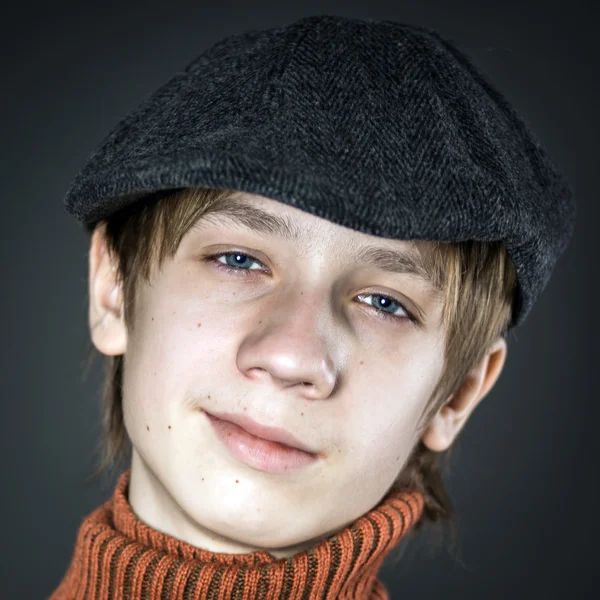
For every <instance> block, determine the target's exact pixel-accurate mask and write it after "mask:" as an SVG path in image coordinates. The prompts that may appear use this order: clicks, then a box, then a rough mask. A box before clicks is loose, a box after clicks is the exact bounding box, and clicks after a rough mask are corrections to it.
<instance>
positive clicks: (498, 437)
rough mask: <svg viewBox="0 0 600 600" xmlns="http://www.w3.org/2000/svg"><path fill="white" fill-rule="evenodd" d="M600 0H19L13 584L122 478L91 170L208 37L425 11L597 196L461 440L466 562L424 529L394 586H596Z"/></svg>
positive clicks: (2, 223) (4, 495) (7, 172)
mask: <svg viewBox="0 0 600 600" xmlns="http://www.w3.org/2000/svg"><path fill="white" fill-rule="evenodd" d="M593 8H594V3H593V2H591V1H590V2H587V3H586V2H581V1H579V2H578V1H571V2H554V3H553V2H537V1H535V2H534V1H532V0H527V1H525V2H515V1H512V0H511V1H493V2H490V1H488V2H476V1H471V2H453V1H448V0H445V1H444V0H438V1H433V0H419V1H416V0H415V1H407V0H405V1H403V0H397V1H395V2H392V1H391V0H390V1H388V2H376V1H375V0H371V1H370V2H358V1H355V2H352V1H346V2H342V1H329V2H326V1H320V2H316V1H308V0H307V1H304V2H295V3H293V2H282V1H280V2H243V1H242V0H238V1H230V2H228V1H225V0H221V1H219V2H207V1H201V0H199V1H196V2H193V3H192V2H187V3H184V2H176V1H174V0H170V1H169V2H163V3H156V4H153V3H150V2H143V3H142V2H139V3H134V2H123V3H122V4H121V5H114V6H111V5H109V4H107V3H102V4H101V5H98V6H94V5H93V4H92V3H88V2H82V3H79V5H78V6H75V7H70V6H69V5H68V4H65V3H61V2H58V3H57V2H54V3H45V4H41V3H40V4H39V6H34V5H32V4H29V3H20V4H18V5H17V4H16V3H15V4H14V5H13V6H4V8H3V16H2V17H1V18H0V27H1V29H2V31H1V32H0V33H1V35H0V44H1V47H2V51H1V52H0V66H1V75H2V79H1V81H2V88H1V89H2V94H1V96H0V102H1V103H2V113H1V114H2V117H3V118H2V127H1V128H0V135H1V136H2V140H1V141H2V143H1V145H0V151H1V152H2V160H1V162H0V169H1V176H2V180H1V181H2V190H3V198H2V201H1V203H0V207H1V214H0V216H1V218H0V228H1V231H0V232H1V235H0V249H1V256H2V260H1V269H2V272H1V275H2V277H1V282H2V288H1V289H2V294H1V295H0V308H1V311H0V314H2V331H3V332H4V334H3V336H2V340H3V342H4V343H3V344H2V348H1V352H2V361H1V367H0V369H1V377H2V387H1V389H2V395H3V398H2V401H3V403H2V419H1V423H2V435H0V444H1V446H0V447H1V451H2V458H3V471H2V481H1V484H0V485H1V489H2V491H1V492H0V503H1V505H0V506H1V508H2V517H3V526H2V534H1V535H0V540H1V549H2V556H1V558H2V560H1V561H0V580H1V582H2V585H1V586H0V598H2V599H4V598H7V599H11V600H13V599H17V598H18V599H22V600H29V599H42V598H46V597H47V596H48V595H49V594H50V592H51V591H52V590H53V589H54V588H55V587H56V586H57V585H58V583H59V581H60V579H61V578H62V576H63V574H64V572H65V570H66V567H67V564H68V563H69V561H70V557H71V552H72V549H73V544H74V541H75V535H76V532H77V529H78V527H79V524H80V522H81V520H82V518H83V517H84V516H86V515H87V514H88V513H89V512H91V510H93V509H94V508H95V507H97V506H98V505H99V504H100V503H102V502H104V501H105V500H106V499H107V498H108V497H109V496H110V494H111V492H112V485H113V484H114V481H110V482H102V483H101V482H95V483H85V478H86V477H87V476H88V475H89V474H90V473H91V472H92V470H93V468H94V466H95V460H96V455H95V454H94V448H95V444H96V441H97V438H98V435H99V431H100V429H99V421H98V419H99V409H98V399H99V386H100V381H101V365H100V363H99V362H97V363H96V364H95V365H94V367H93V368H92V370H91V373H90V375H89V377H88V378H87V379H85V380H84V379H83V376H82V371H83V358H84V354H85V351H86V348H87V344H88V340H89V333H88V327H87V276H88V274H87V264H88V263H87V260H88V259H87V251H88V246H87V244H88V240H87V238H86V236H85V234H84V233H83V231H82V230H81V229H80V227H79V226H78V224H77V223H76V221H75V220H74V219H73V218H72V217H70V216H69V215H68V214H67V213H66V212H65V210H64V208H63V205H62V199H63V195H64V193H65V191H66V189H67V188H68V186H69V183H70V181H71V179H72V178H73V177H74V176H75V174H76V172H77V171H78V170H79V169H80V168H81V166H82V165H83V163H84V161H85V160H86V158H87V157H88V156H89V154H90V153H91V152H92V150H93V149H94V148H95V147H96V145H97V144H98V143H99V142H100V141H101V140H102V138H103V137H104V136H105V135H106V134H107V133H108V132H109V130H110V129H111V128H112V127H113V126H114V125H115V124H116V122H117V121H118V120H119V119H121V118H122V117H124V116H125V114H126V113H127V112H128V111H129V110H131V109H133V108H134V107H135V106H137V105H138V104H139V103H140V102H141V101H142V100H143V99H144V98H145V97H147V95H149V94H150V93H151V92H153V91H154V90H155V89H156V88H157V87H158V86H159V85H161V84H162V83H164V82H165V81H166V80H167V79H169V78H170V77H171V76H172V75H173V74H174V73H175V72H176V71H177V70H178V69H180V68H182V67H183V66H184V65H186V64H187V63H188V62H189V61H190V60H192V59H193V58H194V57H195V56H196V55H197V54H199V53H200V52H201V51H202V50H204V49H205V48H207V47H208V46H210V45H211V44H213V43H214V42H216V41H217V40H219V39H221V38H222V37H225V36H227V35H229V34H233V33H237V32H241V31H243V30H245V29H251V28H263V27H272V26H276V25H282V24H285V23H288V22H291V21H293V20H296V19H298V18H301V17H303V16H307V15H310V14H337V15H344V16H350V17H360V18H375V19H381V20H385V19H393V20H397V21H406V22H411V23H415V24H420V25H424V26H427V27H431V28H434V29H437V30H438V31H439V32H440V33H442V34H443V35H445V36H447V37H449V38H451V39H453V40H454V41H455V42H456V43H457V44H458V45H459V46H460V47H461V48H462V49H464V50H465V51H466V52H467V53H469V54H470V55H471V56H472V57H473V58H474V60H475V61H476V62H477V63H478V64H479V65H480V66H481V67H482V68H483V69H484V70H485V71H486V72H487V73H488V74H489V75H490V76H491V77H492V79H493V80H494V81H495V82H496V83H497V85H498V86H499V87H500V89H502V90H503V92H504V93H505V94H506V96H507V97H508V98H509V100H511V102H512V103H513V104H514V105H515V107H516V108H517V110H518V111H519V112H520V113H521V114H522V115H523V116H524V117H525V119H526V120H528V121H529V123H530V124H531V125H532V127H533V129H534V131H535V132H536V133H537V135H538V137H539V138H540V139H541V141H542V142H543V143H544V144H545V146H546V147H547V149H548V151H549V153H550V155H551V156H552V157H553V159H554V160H555V161H556V162H557V163H558V165H559V166H560V167H561V168H562V170H563V171H564V173H565V175H566V176H567V177H568V179H569V180H570V181H571V182H572V184H573V186H574V188H575V193H576V201H577V205H578V221H577V225H576V228H575V236H574V239H573V241H572V242H571V245H570V246H569V248H568V249H567V251H566V253H565V254H564V255H563V257H562V259H561V260H560V261H559V262H558V265H557V268H556V270H555V274H554V276H553V278H552V279H551V281H550V283H549V285H548V287H547V288H546V290H545V291H544V292H543V294H542V295H541V297H540V299H539V301H538V303H537V305H536V306H535V307H534V309H533V312H532V313H531V314H530V316H529V318H528V320H527V322H526V323H525V324H524V325H523V326H522V327H521V328H520V329H518V330H517V331H516V332H515V333H514V334H513V335H512V338H511V339H510V341H509V354H508V360H507V363H506V366H505V369H504V372H503V374H502V376H501V378H500V380H499V382H498V384H497V385H496V387H495V388H494V389H493V390H492V392H491V393H490V394H489V395H488V397H487V398H486V399H485V401H484V402H483V403H482V404H481V405H480V406H479V407H478V408H477V410H476V412H475V413H474V414H473V416H472V417H471V419H470V421H469V422H468V424H467V426H466V428H465V430H464V431H463V432H462V434H461V435H460V439H459V441H458V445H459V448H457V450H458V452H457V453H456V455H455V458H454V461H453V465H454V466H453V471H452V474H451V476H449V489H450V492H451V495H452V497H453V500H454V502H455V507H456V511H457V514H458V523H459V525H460V529H461V534H462V539H463V546H462V551H461V558H462V561H463V563H464V564H463V565H461V564H458V563H457V562H456V561H454V560H453V559H452V558H451V556H450V555H449V553H448V552H446V551H444V550H443V549H442V550H439V551H435V552H430V551H429V546H430V544H431V539H430V537H428V536H427V535H424V536H422V537H421V538H419V539H417V540H415V541H414V543H413V544H412V545H409V546H408V547H407V549H406V551H405V553H404V555H403V556H402V558H401V559H400V560H399V561H398V562H397V564H394V565H385V566H384V568H383V569H382V571H381V577H382V580H383V581H384V583H385V584H386V586H387V587H388V589H389V590H390V593H391V597H392V598H394V599H395V598H409V597H410V598H416V597H422V598H433V597H444V598H449V599H453V598H461V599H463V600H467V599H477V600H481V599H482V598H486V599H504V598H512V599H514V598H527V599H528V600H529V599H533V600H536V599H538V598H540V599H541V598H544V599H545V600H548V599H553V598H563V597H565V598H581V597H586V598H587V597H592V596H594V595H595V593H594V592H593V589H594V586H592V577H593V569H594V567H596V562H597V560H598V558H600V553H599V552H598V551H597V548H596V540H597V539H598V524H597V518H596V514H597V510H596V508H597V506H598V502H599V500H598V495H597V494H596V493H595V492H596V490H597V489H598V485H597V482H596V477H597V476H596V471H595V468H594V467H593V464H596V458H597V456H598V441H597V439H596V438H595V436H594V434H595V433H596V427H598V423H599V419H598V416H599V415H598V408H597V402H596V401H597V400H598V391H597V387H596V378H597V374H598V369H597V367H596V361H594V362H593V353H594V352H595V351H594V347H596V346H597V340H598V326H597V323H598V309H597V308H596V300H597V298H598V296H597V294H596V293H595V291H596V289H597V279H598V258H599V256H598V255H599V253H598V246H597V240H598V232H597V225H598V216H599V211H598V198H597V195H598V188H597V184H596V177H597V175H598V171H599V168H598V150H599V143H598V142H599V137H600V136H599V119H598V113H597V111H598V106H599V104H600V94H599V84H598V75H599V74H600V73H599V72H600V69H599V60H598V57H599V53H598V46H597V43H598V33H597V21H596V19H595V18H594V13H593ZM594 232H596V233H594ZM596 360H597V359H596ZM592 461H594V462H592ZM426 533H427V532H426ZM590 586H592V587H590Z"/></svg>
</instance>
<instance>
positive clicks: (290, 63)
mask: <svg viewBox="0 0 600 600" xmlns="http://www.w3.org/2000/svg"><path fill="white" fill-rule="evenodd" d="M200 186H202V187H216V188H233V189H238V190H242V191H245V192H249V193H254V194H260V195H263V196H267V197H269V198H271V199H274V200H278V201H281V202H284V203H286V204H289V205H292V206H294V207H297V208H299V209H301V210H304V211H307V212H309V213H311V214H314V215H317V216H320V217H323V218H325V219H328V220H330V221H332V222H334V223H337V224H339V225H342V226H345V227H349V228H351V229H353V230H356V231H361V232H364V233H368V234H371V235H376V236H380V237H385V238H393V239H401V240H409V239H424V240H440V241H461V240H468V239H472V240H482V241H493V240H502V241H503V243H504V244H505V246H506V248H507V251H508V253H509V255H510V257H511V259H512V261H513V262H514V264H515V267H516V270H517V275H518V285H519V289H518V295H517V298H516V301H515V305H514V313H513V320H512V322H511V328H512V327H514V326H516V325H520V324H521V323H522V322H523V321H524V319H525V317H526V315H527V314H528V312H529V311H530V309H531V307H532V306H533V304H534V302H535V300H536V298H537V297H538V295H539V294H540V293H541V291H542V290H543V289H544V287H545V286H546V284H547V282H548V280H549V278H550V275H551V272H552V270H553V268H554V265H555V263H556V261H557V260H558V258H559V256H560V254H561V253H562V252H563V251H564V249H565V248H566V246H567V244H568V242H569V239H570V237H571V236H572V233H573V228H574V222H575V204H574V201H573V199H572V196H573V194H572V190H571V188H570V186H569V184H568V183H567V182H566V181H565V179H564V178H563V176H562V175H561V173H560V172H559V171H558V170H557V168H556V167H555V166H554V165H553V164H552V162H551V160H550V159H549V157H548V155H547V153H546V152H545V151H544V149H543V148H542V147H541V145H540V143H539V141H538V140H537V139H536V137H535V136H534V135H533V133H532V132H531V131H530V129H529V127H528V126H527V124H526V123H525V122H524V121H523V119H522V118H521V117H520V116H519V115H518V114H517V113H516V112H515V110H514V109H513V108H512V107H511V105H510V104H509V102H508V101H507V100H506V99H505V98H504V97H503V96H502V95H501V93H500V92H499V91H498V90H497V89H496V88H495V87H494V86H493V85H492V83H491V82H490V81H489V79H488V78H487V77H486V76H485V75H484V74H483V73H482V71H480V70H479V69H478V68H477V67H476V66H475V65H474V64H473V62H472V61H471V60H470V59H469V58H468V57H467V56H466V55H465V54H464V53H463V52H462V51H460V50H458V49H457V47H456V46H455V45H454V44H453V43H451V42H450V41H448V40H447V39H445V38H443V37H442V36H440V35H439V34H438V33H436V32H434V31H432V30H429V29H426V28H423V27H419V26H415V25H408V24H403V23H396V22H392V21H374V20H359V19H352V18H345V17H339V16H328V15H323V16H312V17H306V18H303V19H300V20H298V21H296V22H294V23H292V24H290V25H287V26H283V27H277V28H272V29H266V30H252V31H247V32H245V33H242V34H238V35H233V36H231V37H228V38H226V39H224V40H222V41H220V42H218V43H216V44H214V45H213V46H212V47H210V48H208V49H207V50H206V51H204V52H203V53H202V54H201V55H200V56H199V57H198V58H196V59H195V60H194V61H193V62H192V63H191V64H189V65H188V66H187V67H186V68H185V70H183V71H181V72H179V73H177V74H175V76H174V77H173V78H172V79H171V80H170V81H168V82H167V83H166V84H165V85H164V86H162V87H161V88H160V89H158V90H157V91H156V92H155V93H154V94H153V95H152V96H151V97H150V98H148V99H147V100H146V101H144V102H143V104H142V105H141V106H139V107H138V108H137V109H136V110H135V111H133V112H132V113H131V114H129V115H128V116H127V117H126V118H125V119H124V120H122V121H121V122H120V123H118V124H117V126H116V127H115V129H114V130H113V131H112V132H111V133H110V134H109V135H108V136H107V137H106V139H105V140H104V141H103V142H102V143H101V144H100V146H99V147H98V148H97V150H96V151H95V152H94V153H93V154H92V156H91V157H90V158H89V160H88V161H87V163H86V164H85V165H84V167H83V169H82V170H81V172H80V173H79V174H78V175H77V176H76V178H75V180H74V182H73V184H72V185H71V188H70V189H69V191H68V193H67V195H66V198H65V207H66V209H67V211H68V212H69V213H70V214H72V215H74V216H75V217H76V218H77V219H78V220H79V221H80V222H81V223H83V224H84V225H85V228H86V229H87V230H88V231H90V230H91V228H92V227H93V226H94V225H95V224H96V223H97V222H98V221H99V220H102V219H105V218H107V217H109V216H110V215H111V214H113V213H115V212H116V211H119V210H121V209H123V208H124V207H127V206H128V205H131V204H132V203H134V202H143V201H144V197H145V196H147V195H149V194H151V193H154V192H157V191H159V190H170V189H178V188H183V187H200Z"/></svg>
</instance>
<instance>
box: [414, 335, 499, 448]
mask: <svg viewBox="0 0 600 600" xmlns="http://www.w3.org/2000/svg"><path fill="white" fill-rule="evenodd" d="M506 353H507V346H506V341H505V340H504V338H500V339H498V340H497V341H496V342H495V344H494V345H493V346H492V348H491V349H490V350H489V352H488V353H487V354H486V355H485V356H484V358H483V359H482V360H481V361H480V362H479V363H478V364H477V365H476V366H475V367H474V368H473V369H472V370H471V371H470V373H469V374H468V376H467V377H466V378H465V380H464V382H463V383H462V385H461V386H460V387H459V389H458V390H457V391H456V392H455V393H454V394H453V395H452V396H451V397H450V398H449V399H448V401H447V402H446V403H445V404H444V405H443V406H442V407H441V408H440V410H439V411H438V412H437V413H436V414H435V416H434V417H433V419H432V421H431V423H430V424H429V426H428V427H427V429H426V431H425V433H424V434H423V437H422V438H421V439H422V442H423V444H424V445H425V446H427V447H428V448H429V449H430V450H433V451H434V452H442V451H444V450H447V449H448V448H449V447H450V445H451V444H452V442H453V441H454V440H455V438H456V436H457V435H458V434H459V433H460V431H461V429H462V428H463V427H464V425H465V423H466V422H467V420H468V418H469V416H470V415H471V414H472V413H473V411H474V410H475V407H476V406H477V405H478V404H479V402H481V400H483V398H484V397H485V396H486V395H487V394H488V392H489V391H490V390H491V389H492V387H493V386H494V384H495V383H496V381H497V380H498V377H499V376H500V373H501V372H502V368H503V366H504V363H505V360H506Z"/></svg>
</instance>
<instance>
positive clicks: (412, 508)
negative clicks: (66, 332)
mask: <svg viewBox="0 0 600 600" xmlns="http://www.w3.org/2000/svg"><path fill="white" fill-rule="evenodd" d="M130 475H131V470H127V471H125V472H123V473H122V474H121V475H120V477H119V480H118V483H117V485H116V487H115V490H114V493H113V495H112V498H110V499H109V500H108V501H107V502H105V503H104V504H103V505H101V506H99V507H98V508H96V509H95V510H94V511H92V512H91V513H90V514H89V515H88V516H86V517H85V518H84V519H83V521H82V523H81V525H80V527H79V530H78V533H77V538H76V542H75V547H74V551H73V554H72V557H71V561H70V563H69V566H68V569H67V571H66V573H65V575H64V577H63V579H62V581H61V582H60V585H59V586H58V588H57V589H56V590H55V591H54V592H53V593H52V595H51V596H50V598H49V600H84V599H85V600H105V599H109V598H110V599H115V600H116V599H119V600H125V599H132V600H133V599H142V600H171V599H173V600H175V599H177V600H199V599H214V600H227V599H236V600H250V599H255V598H256V599H258V598H260V599H265V600H267V599H273V600H275V599H279V598H285V599H290V600H291V599H298V600H300V599H313V598H314V599H320V598H327V599H333V598H337V599H344V600H346V599H347V600H350V599H352V600H354V599H364V600H388V599H389V596H388V593H387V591H386V589H385V587H384V585H383V583H382V582H381V581H380V580H379V579H378V578H377V573H378V571H379V568H380V567H381V564H382V562H383V560H384V558H385V557H386V555H387V554H388V553H389V552H390V551H391V550H392V549H393V548H394V547H395V546H396V545H397V544H398V543H399V541H400V540H401V539H402V538H404V537H406V535H407V534H408V532H409V531H410V529H411V527H412V526H413V525H414V524H415V523H416V522H417V521H418V520H419V518H420V517H421V515H422V513H423V505H424V503H423V496H422V494H421V493H420V492H417V491H404V492H390V493H389V494H387V495H386V496H385V497H384V499H383V500H382V501H381V502H380V503H379V504H378V505H377V506H376V507H375V508H374V509H372V510H371V511H369V512H368V513H366V514H365V515H363V516H362V517H360V518H359V519H357V520H356V521H354V522H353V523H351V524H350V525H348V526H347V527H346V528H344V529H342V530H341V531H339V532H338V533H337V534H335V535H332V536H330V537H328V538H327V539H325V540H322V541H321V542H319V543H318V544H316V545H315V546H314V547H313V548H311V549H309V550H306V551H304V552H300V553H298V554H295V555H293V556H291V557H289V558H280V559H277V558H275V557H274V556H272V555H271V554H269V553H268V552H266V551H264V550H257V551H255V552H251V553H248V554H228V553H222V552H210V551H207V550H202V549H201V548H198V547H195V546H192V545H191V544H188V543H186V542H183V541H181V540H178V539H176V538H174V537H172V536H169V535H166V534H164V533H162V532H159V531H157V530H155V529H153V528H151V527H149V526H147V525H146V524H145V523H143V522H142V521H141V520H140V519H138V517H137V516H136V515H135V513H134V512H133V510H132V508H131V505H130V504H129V501H128V486H129V479H130Z"/></svg>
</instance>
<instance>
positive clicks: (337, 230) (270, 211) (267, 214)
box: [195, 191, 432, 252]
mask: <svg viewBox="0 0 600 600" xmlns="http://www.w3.org/2000/svg"><path fill="white" fill-rule="evenodd" d="M215 222H218V223H225V224H232V225H240V226H241V227H244V228H246V229H252V230H253V231H255V232H256V233H264V234H265V236H271V237H278V238H281V239H284V240H286V241H290V242H296V243H299V244H300V243H302V242H305V241H307V240H309V239H310V238H318V239H321V236H322V235H323V234H324V233H326V234H327V235H328V236H332V235H334V236H336V237H338V238H339V239H340V240H342V241H346V242H348V243H349V245H353V246H355V247H358V246H360V245H368V244H370V245H373V244H374V245H380V246H381V247H382V248H383V247H394V248H397V249H399V248H402V249H405V250H406V251H407V252H409V251H410V250H411V249H413V248H414V247H417V248H418V249H419V250H420V251H421V252H425V251H426V250H427V249H428V248H429V247H430V246H431V245H432V242H429V241H426V240H396V239H390V238H384V237H379V236H375V235H371V234H368V233H363V232H362V231H356V230H353V229H351V228H349V227H344V226H343V225H339V224H337V223H334V222H332V221H329V220H327V219H326V218H324V217H320V216H318V215H313V214H311V213H309V212H307V211H305V210H302V209H300V208H296V207H295V206H291V205H289V204H286V203H285V202H281V201H279V200H274V199H272V198H268V197H266V196H261V195H258V194H252V193H249V192H242V191H234V192H233V193H231V194H229V195H228V196H226V197H225V198H222V199H221V200H220V201H219V202H217V203H216V204H214V205H213V206H211V207H210V208H209V209H208V210H207V211H206V212H205V213H204V214H203V216H202V217H201V218H200V219H198V221H197V223H196V224H195V228H199V229H201V228H203V226H204V225H205V224H208V223H215Z"/></svg>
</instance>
